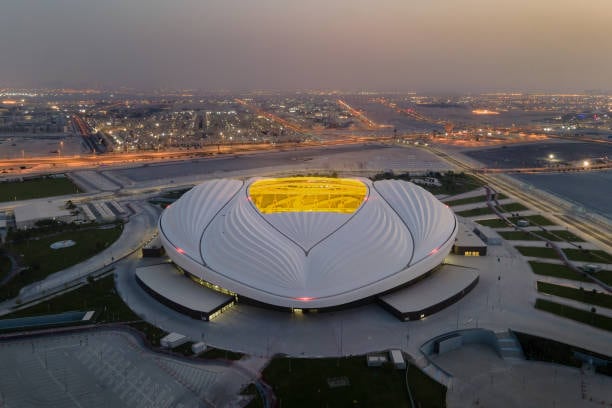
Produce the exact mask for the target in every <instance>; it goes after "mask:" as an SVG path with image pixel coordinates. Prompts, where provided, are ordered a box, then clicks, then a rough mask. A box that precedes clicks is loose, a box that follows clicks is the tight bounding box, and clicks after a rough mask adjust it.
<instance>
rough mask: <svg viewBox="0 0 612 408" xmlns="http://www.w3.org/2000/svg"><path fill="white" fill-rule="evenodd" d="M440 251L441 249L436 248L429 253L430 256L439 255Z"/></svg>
mask: <svg viewBox="0 0 612 408" xmlns="http://www.w3.org/2000/svg"><path fill="white" fill-rule="evenodd" d="M438 251H439V248H434V249H432V250H431V252H430V253H429V255H433V254H436V253H438Z"/></svg>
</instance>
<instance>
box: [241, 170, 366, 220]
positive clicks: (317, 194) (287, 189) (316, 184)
mask: <svg viewBox="0 0 612 408" xmlns="http://www.w3.org/2000/svg"><path fill="white" fill-rule="evenodd" d="M367 193H368V188H367V187H366V185H365V184H364V183H362V182H361V181H359V180H354V179H344V178H328V177H285V178H274V179H264V180H257V181H255V182H253V183H252V184H251V186H250V187H249V198H250V200H251V201H252V202H253V204H255V206H256V207H257V209H258V210H259V211H260V212H261V213H263V214H273V213H281V212H335V213H344V214H350V213H353V212H355V211H356V210H357V209H358V208H359V206H360V205H361V203H363V201H364V200H365V198H366V196H367Z"/></svg>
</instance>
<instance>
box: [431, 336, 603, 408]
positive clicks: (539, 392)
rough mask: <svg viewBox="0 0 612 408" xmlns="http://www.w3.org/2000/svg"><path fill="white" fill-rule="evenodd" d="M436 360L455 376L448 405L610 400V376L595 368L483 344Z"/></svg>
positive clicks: (540, 407) (540, 406)
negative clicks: (501, 353)
mask: <svg viewBox="0 0 612 408" xmlns="http://www.w3.org/2000/svg"><path fill="white" fill-rule="evenodd" d="M435 362H436V364H438V365H440V366H441V367H442V368H443V369H445V370H447V371H449V372H450V373H451V374H453V376H454V377H453V380H452V382H451V385H450V387H449V389H448V391H447V397H446V400H447V405H448V407H449V408H459V407H474V406H481V407H520V408H523V407H533V408H544V407H551V408H553V407H555V408H564V407H567V408H576V407H601V406H610V405H612V392H611V391H610V390H612V377H607V376H604V375H599V374H595V373H593V372H592V371H584V370H581V369H577V368H571V367H566V366H562V365H557V364H550V363H543V362H534V361H526V360H518V359H512V360H504V359H502V358H500V357H498V356H497V354H495V353H494V352H493V351H491V349H489V348H488V347H485V346H480V345H467V346H464V347H462V348H460V349H457V350H454V351H450V352H447V353H445V354H442V355H440V356H438V357H436V358H435ZM466 362H469V363H466Z"/></svg>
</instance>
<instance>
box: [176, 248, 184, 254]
mask: <svg viewBox="0 0 612 408" xmlns="http://www.w3.org/2000/svg"><path fill="white" fill-rule="evenodd" d="M176 252H178V253H179V254H181V255H182V254H184V253H185V250H184V249H181V248H176Z"/></svg>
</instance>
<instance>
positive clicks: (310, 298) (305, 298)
mask: <svg viewBox="0 0 612 408" xmlns="http://www.w3.org/2000/svg"><path fill="white" fill-rule="evenodd" d="M313 299H314V298H312V297H299V298H295V300H300V301H302V302H309V301H311V300H313Z"/></svg>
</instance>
